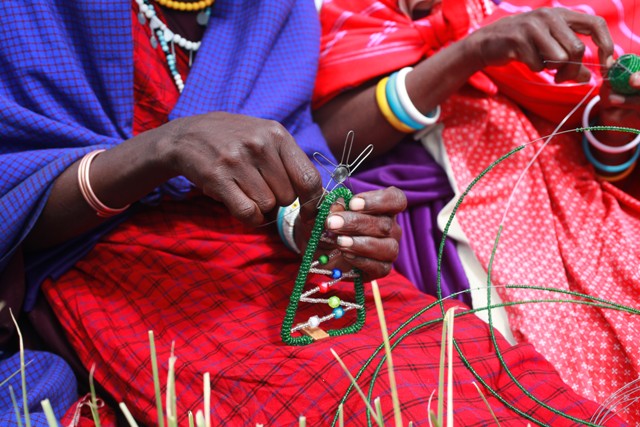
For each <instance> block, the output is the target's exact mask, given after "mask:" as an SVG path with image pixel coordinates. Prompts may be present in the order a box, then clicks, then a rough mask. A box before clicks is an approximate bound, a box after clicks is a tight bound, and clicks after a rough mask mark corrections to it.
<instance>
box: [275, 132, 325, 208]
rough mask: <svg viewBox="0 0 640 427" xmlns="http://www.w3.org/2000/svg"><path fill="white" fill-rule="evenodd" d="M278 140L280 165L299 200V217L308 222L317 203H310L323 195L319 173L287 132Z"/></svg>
mask: <svg viewBox="0 0 640 427" xmlns="http://www.w3.org/2000/svg"><path fill="white" fill-rule="evenodd" d="M279 138H280V144H279V145H278V147H279V153H280V158H281V160H282V164H283V165H284V167H285V171H286V173H287V176H288V177H289V182H290V183H291V185H292V187H293V190H294V192H295V194H297V195H298V198H299V199H300V204H301V208H300V215H301V217H302V219H303V220H306V221H308V220H310V219H311V218H314V217H315V213H316V204H317V203H311V202H316V201H317V200H319V199H320V197H322V195H323V193H324V189H323V188H322V179H321V178H320V173H319V172H318V170H317V169H316V168H315V167H314V166H313V163H311V160H309V158H308V157H307V155H306V154H305V153H304V152H303V151H302V150H301V149H300V147H298V145H297V144H296V142H295V140H294V139H293V137H292V136H291V135H290V134H289V133H288V132H286V131H285V132H284V133H281V134H280V135H279Z"/></svg>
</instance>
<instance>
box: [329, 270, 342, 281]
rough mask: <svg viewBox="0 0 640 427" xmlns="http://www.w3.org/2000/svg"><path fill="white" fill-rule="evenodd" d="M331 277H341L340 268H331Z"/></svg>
mask: <svg viewBox="0 0 640 427" xmlns="http://www.w3.org/2000/svg"><path fill="white" fill-rule="evenodd" d="M331 277H333V278H334V279H339V278H341V277H342V270H340V269H339V268H334V269H333V270H331Z"/></svg>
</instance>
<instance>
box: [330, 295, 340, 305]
mask: <svg viewBox="0 0 640 427" xmlns="http://www.w3.org/2000/svg"><path fill="white" fill-rule="evenodd" d="M339 306H340V298H338V297H337V296H335V295H334V296H332V297H331V298H329V307H331V308H336V307H339Z"/></svg>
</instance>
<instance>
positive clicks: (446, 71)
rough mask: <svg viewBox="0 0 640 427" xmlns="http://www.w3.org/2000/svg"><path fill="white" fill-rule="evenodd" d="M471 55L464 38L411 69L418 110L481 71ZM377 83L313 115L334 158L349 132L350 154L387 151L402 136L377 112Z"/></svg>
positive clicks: (410, 81)
mask: <svg viewBox="0 0 640 427" xmlns="http://www.w3.org/2000/svg"><path fill="white" fill-rule="evenodd" d="M472 53H473V52H472V41H469V40H468V39H465V40H462V41H460V42H457V43H455V44H453V45H451V46H449V47H447V48H446V49H443V50H442V51H440V52H438V53H436V54H435V55H433V56H431V57H429V58H427V59H425V60H423V61H422V62H420V63H419V64H418V65H416V66H415V67H414V70H413V71H412V72H411V73H409V75H408V76H407V79H406V85H407V91H408V93H409V96H410V98H411V100H412V102H413V104H414V105H415V106H416V108H418V110H420V111H421V112H423V113H426V112H429V111H432V110H433V109H434V108H435V107H436V106H437V105H439V104H440V103H442V102H443V101H444V100H445V99H447V98H448V97H449V96H451V95H452V94H453V93H455V92H456V91H457V90H458V89H459V88H460V87H461V86H463V85H464V84H465V82H466V81H467V80H468V79H469V77H470V76H472V75H473V74H474V73H475V72H477V71H478V70H480V69H481V68H482V64H481V62H480V61H479V60H478V59H475V58H476V57H477V55H474V54H472ZM377 81H378V79H376V80H375V81H373V82H370V83H368V84H367V85H363V86H362V87H360V88H357V89H354V90H351V91H349V92H346V93H344V94H341V95H340V96H338V97H336V98H335V99H333V100H332V101H330V102H329V103H327V104H326V105H324V106H323V107H321V108H320V109H318V110H317V111H316V112H315V119H316V121H317V122H318V123H319V125H320V127H321V129H322V132H323V133H324V136H325V138H326V139H327V141H328V143H329V147H330V148H331V150H332V151H333V153H334V154H335V155H336V156H340V155H341V153H342V149H343V145H344V138H345V135H346V134H347V132H348V131H350V130H353V131H355V134H356V137H355V140H354V147H353V149H354V152H360V151H361V150H362V149H364V147H365V146H366V145H368V144H373V145H374V147H375V148H374V152H373V154H374V155H381V154H383V153H385V152H387V151H389V150H390V149H392V148H393V147H394V146H395V145H396V144H397V143H398V142H399V141H400V140H401V139H402V138H403V137H404V136H405V135H406V134H404V133H402V132H399V131H397V130H396V129H395V128H394V127H392V126H391V125H390V124H389V122H388V121H387V120H386V119H385V118H384V116H383V115H382V113H381V112H380V110H379V108H378V104H377V102H376V95H375V90H376V83H377Z"/></svg>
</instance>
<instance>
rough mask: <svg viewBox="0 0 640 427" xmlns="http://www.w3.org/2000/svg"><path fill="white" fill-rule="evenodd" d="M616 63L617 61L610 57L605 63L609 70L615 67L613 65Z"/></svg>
mask: <svg viewBox="0 0 640 427" xmlns="http://www.w3.org/2000/svg"><path fill="white" fill-rule="evenodd" d="M615 63H616V60H615V59H613V56H610V57H608V58H607V60H606V61H605V64H606V66H607V68H611V67H613V64H615Z"/></svg>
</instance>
